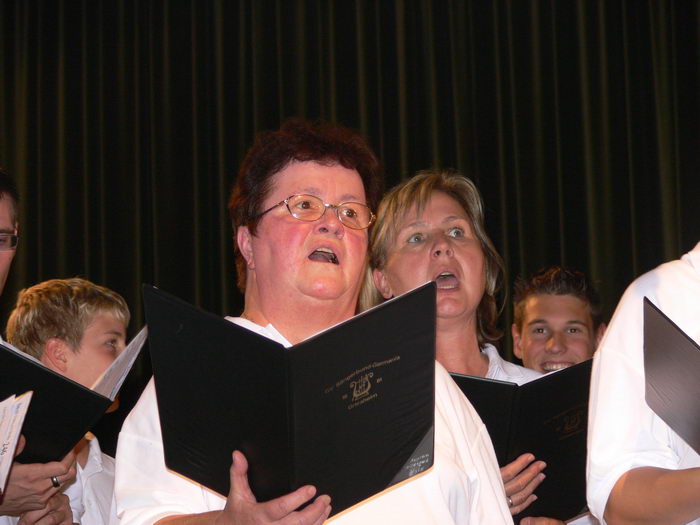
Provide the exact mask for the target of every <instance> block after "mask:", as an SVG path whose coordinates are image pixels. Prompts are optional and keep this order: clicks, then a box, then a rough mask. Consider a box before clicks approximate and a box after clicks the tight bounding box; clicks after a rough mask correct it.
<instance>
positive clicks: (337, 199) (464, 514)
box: [115, 120, 512, 525]
mask: <svg viewBox="0 0 700 525" xmlns="http://www.w3.org/2000/svg"><path fill="white" fill-rule="evenodd" d="M379 187H380V179H379V164H378V161H377V160H376V158H375V156H374V154H373V153H372V152H371V150H370V149H369V146H368V145H367V144H366V142H365V141H364V139H362V138H361V137H360V136H359V135H357V134H356V133H354V132H351V131H349V130H347V129H345V128H342V127H339V126H335V125H329V124H311V123H308V122H304V121H298V120H296V121H291V122H287V123H285V124H284V125H283V126H282V127H281V128H280V129H279V130H276V131H273V132H265V133H262V134H260V135H258V137H257V138H256V141H255V144H254V145H253V147H252V148H251V149H250V150H249V151H248V153H247V155H246V158H245V159H244V161H243V164H242V166H241V170H240V173H239V176H238V178H237V180H236V185H235V187H234V190H233V193H232V196H231V199H230V201H229V211H230V213H231V218H232V222H233V227H234V230H235V232H236V233H235V235H236V257H237V263H238V264H237V267H238V270H239V272H238V274H239V287H240V288H242V289H244V290H245V309H244V311H243V314H242V316H241V317H238V318H230V320H231V321H232V322H235V323H237V324H239V325H241V326H244V327H246V328H248V329H250V330H253V331H256V332H258V333H261V334H263V335H266V336H267V337H270V338H271V339H274V340H276V341H278V342H280V343H282V344H284V345H286V346H290V344H295V343H298V342H300V341H302V340H304V339H306V338H308V337H310V336H312V335H313V334H315V333H317V332H318V331H320V330H323V329H325V328H327V327H329V326H331V325H333V324H336V323H338V322H340V321H342V320H344V319H347V318H349V317H351V316H352V315H353V314H354V313H355V310H356V304H357V298H358V293H359V289H360V283H361V277H362V274H363V271H364V266H365V260H366V255H367V237H368V235H367V231H368V230H367V228H368V227H369V226H370V224H371V222H372V220H373V215H372V214H371V211H370V210H371V209H372V208H374V207H375V205H376V203H377V201H378V199H379ZM329 351H332V349H329ZM463 405H467V403H466V400H464V397H463V396H462V395H461V392H460V391H459V390H458V389H457V387H456V385H454V383H453V382H452V381H451V379H450V377H449V375H448V374H447V373H446V372H445V370H444V369H443V368H442V367H440V366H439V365H437V368H436V414H435V416H436V417H435V419H436V422H435V424H436V428H435V442H436V447H435V466H434V468H433V469H432V471H430V472H427V473H426V474H425V475H422V476H419V477H417V478H414V479H411V480H408V481H407V482H406V483H404V484H402V485H401V486H399V487H395V488H393V489H390V490H388V491H386V492H384V493H382V494H380V495H378V496H377V497H374V498H370V499H369V500H367V501H365V502H362V503H360V504H358V505H357V506H355V507H353V508H352V509H349V511H348V512H346V513H343V514H342V515H338V516H336V517H334V519H333V522H334V523H336V524H337V525H349V524H360V523H362V524H366V523H381V524H391V523H397V524H412V523H415V524H418V523H421V524H431V523H432V524H436V525H437V524H440V525H445V524H451V523H452V524H457V523H460V524H469V523H472V524H474V523H480V524H502V523H511V522H512V520H511V518H510V514H509V513H508V509H507V507H506V504H505V493H504V490H503V485H502V483H501V482H500V478H499V477H498V467H497V465H496V461H495V456H494V454H493V449H491V455H490V456H488V455H487V456H486V457H487V458H488V459H491V460H492V461H490V462H489V461H484V460H483V459H482V455H480V454H479V452H481V450H477V449H478V447H479V446H480V443H470V442H468V441H467V436H468V435H469V431H470V430H471V429H472V427H473V426H474V425H475V419H477V420H478V416H475V413H473V410H472V412H469V411H468V410H467V409H465V407H464V406H463ZM494 472H495V475H493V473H494ZM246 473H247V462H246V459H245V458H244V457H243V455H242V454H241V453H240V452H235V453H234V462H233V466H232V467H231V491H230V493H229V495H228V498H223V497H221V496H219V495H217V494H214V493H213V492H211V491H209V490H207V489H205V488H204V487H202V486H200V485H198V484H196V483H194V482H192V481H189V480H187V479H185V478H183V477H181V476H177V475H175V474H173V473H171V472H169V471H168V470H167V469H166V468H165V465H164V460H163V445H162V438H161V433H160V426H159V422H158V410H157V405H156V390H155V389H154V385H153V383H152V382H151V383H150V384H149V385H148V386H147V388H146V390H145V392H144V395H143V396H142V398H141V399H140V400H139V402H138V403H137V405H136V407H135V408H134V410H133V411H132V412H131V414H130V415H129V416H128V418H127V420H126V421H125V423H124V426H123V428H122V432H121V434H120V437H119V445H118V449H117V458H116V479H115V495H116V501H117V512H118V515H119V517H120V518H121V523H122V524H152V523H166V522H167V523H169V524H170V523H173V524H175V523H190V524H191V523H214V524H229V523H235V524H239V525H240V524H248V523H280V524H295V525H304V524H320V523H322V522H323V521H325V519H326V518H327V516H328V515H329V513H330V509H331V507H330V505H331V504H332V501H330V498H329V496H330V497H332V496H333V495H332V494H330V495H322V496H319V497H317V498H316V499H315V500H313V501H312V502H311V503H310V504H309V505H308V506H306V507H305V508H303V509H302V510H295V509H297V508H298V507H299V506H300V505H301V504H302V503H304V502H306V501H311V500H312V498H313V497H314V495H315V489H314V488H313V487H308V486H307V487H302V488H299V489H297V490H296V491H295V492H292V493H291V494H288V495H285V496H282V497H280V498H276V499H274V500H272V501H268V502H264V503H258V502H257V501H256V500H255V498H254V496H253V494H252V493H251V491H250V488H249V486H248V482H247V476H246ZM369 475H371V474H369ZM492 480H495V481H494V482H493V483H491V481H492Z"/></svg>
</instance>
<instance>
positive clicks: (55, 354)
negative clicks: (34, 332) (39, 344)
mask: <svg viewBox="0 0 700 525" xmlns="http://www.w3.org/2000/svg"><path fill="white" fill-rule="evenodd" d="M70 352H72V350H71V349H70V348H68V345H67V344H66V343H65V341H63V340H62V339H59V338H58V337H52V338H51V339H49V340H48V341H46V344H45V345H44V354H43V355H42V356H41V362H42V363H44V364H45V365H46V366H47V367H49V368H50V369H51V370H54V371H56V372H59V373H61V374H65V373H66V371H67V370H68V362H69V361H70V358H71V356H70V355H69V353H70Z"/></svg>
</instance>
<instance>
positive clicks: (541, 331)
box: [532, 326, 547, 335]
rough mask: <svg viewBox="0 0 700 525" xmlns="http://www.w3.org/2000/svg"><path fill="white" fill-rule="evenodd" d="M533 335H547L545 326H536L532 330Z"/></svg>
mask: <svg viewBox="0 0 700 525" xmlns="http://www.w3.org/2000/svg"><path fill="white" fill-rule="evenodd" d="M532 333H533V334H536V335H543V334H546V333H547V329H546V328H545V327H543V326H535V327H533V328H532Z"/></svg>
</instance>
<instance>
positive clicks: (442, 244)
mask: <svg viewBox="0 0 700 525" xmlns="http://www.w3.org/2000/svg"><path fill="white" fill-rule="evenodd" d="M452 254H453V252H452V246H450V242H449V241H448V240H447V239H446V238H445V237H444V236H442V235H439V236H437V239H436V240H435V243H434V244H433V250H432V255H433V257H435V258H437V257H441V256H445V255H446V256H448V257H452Z"/></svg>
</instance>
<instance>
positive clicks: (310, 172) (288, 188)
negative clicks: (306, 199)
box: [268, 161, 366, 204]
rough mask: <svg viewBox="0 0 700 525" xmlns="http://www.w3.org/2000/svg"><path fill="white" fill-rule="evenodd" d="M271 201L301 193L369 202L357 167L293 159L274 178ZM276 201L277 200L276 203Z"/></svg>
mask: <svg viewBox="0 0 700 525" xmlns="http://www.w3.org/2000/svg"><path fill="white" fill-rule="evenodd" d="M271 182H272V184H271V187H270V195H269V196H268V200H269V201H274V202H279V201H280V200H283V199H286V198H287V197H289V196H290V195H295V194H299V193H303V194H309V195H315V196H317V197H322V198H326V199H329V200H333V201H336V202H344V201H358V202H365V200H366V199H365V188H364V185H363V184H362V179H361V178H360V175H359V174H358V173H357V171H355V170H351V169H348V168H345V167H343V166H341V165H340V164H332V165H325V164H319V163H318V162H313V161H306V162H292V163H291V164H289V165H288V166H287V167H286V168H284V169H283V170H282V171H280V172H279V173H276V174H275V175H274V176H273V177H272V179H271ZM274 202H273V204H274Z"/></svg>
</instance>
